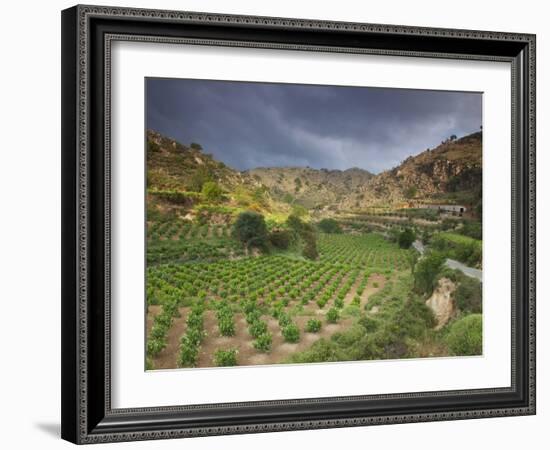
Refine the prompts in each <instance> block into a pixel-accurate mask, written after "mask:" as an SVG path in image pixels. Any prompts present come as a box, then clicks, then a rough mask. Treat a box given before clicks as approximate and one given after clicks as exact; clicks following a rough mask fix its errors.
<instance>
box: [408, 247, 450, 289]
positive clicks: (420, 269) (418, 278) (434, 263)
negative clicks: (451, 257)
mask: <svg viewBox="0 0 550 450" xmlns="http://www.w3.org/2000/svg"><path fill="white" fill-rule="evenodd" d="M444 262H445V256H443V255H442V254H441V253H436V252H431V253H429V254H427V255H425V256H424V257H423V258H421V259H419V260H418V262H417V263H416V267H415V270H414V287H415V289H416V290H417V291H418V292H420V293H423V294H427V295H431V293H432V292H433V290H434V288H435V285H436V283H437V275H438V274H439V272H440V271H441V269H442V268H443V263H444Z"/></svg>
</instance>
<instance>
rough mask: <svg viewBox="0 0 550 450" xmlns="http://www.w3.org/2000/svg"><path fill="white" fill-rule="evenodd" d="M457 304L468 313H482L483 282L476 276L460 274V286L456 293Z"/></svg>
mask: <svg viewBox="0 0 550 450" xmlns="http://www.w3.org/2000/svg"><path fill="white" fill-rule="evenodd" d="M454 299H455V301H456V306H458V309H460V310H461V311H462V312H464V313H467V314H472V313H481V309H482V298H481V283H480V282H479V281H478V280H476V279H475V278H470V277H467V276H464V275H462V276H460V280H459V283H458V287H457V289H456V291H455V293H454Z"/></svg>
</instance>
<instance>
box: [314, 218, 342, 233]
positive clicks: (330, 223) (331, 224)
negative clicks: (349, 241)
mask: <svg viewBox="0 0 550 450" xmlns="http://www.w3.org/2000/svg"><path fill="white" fill-rule="evenodd" d="M317 226H318V227H319V229H320V230H321V231H322V232H323V233H341V232H342V229H341V228H340V224H339V223H338V222H337V221H336V220H334V219H322V220H321V221H320V222H319V223H318V224H317Z"/></svg>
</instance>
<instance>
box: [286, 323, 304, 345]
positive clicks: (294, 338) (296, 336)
mask: <svg viewBox="0 0 550 450" xmlns="http://www.w3.org/2000/svg"><path fill="white" fill-rule="evenodd" d="M282 332H283V337H284V338H285V341H286V342H298V341H299V340H300V330H299V329H298V326H297V325H296V324H294V323H291V324H289V325H287V326H286V327H284V328H283V329H282Z"/></svg>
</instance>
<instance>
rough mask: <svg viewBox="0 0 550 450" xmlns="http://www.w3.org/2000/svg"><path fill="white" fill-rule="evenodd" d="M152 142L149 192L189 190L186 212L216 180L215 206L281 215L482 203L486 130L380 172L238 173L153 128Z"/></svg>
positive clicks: (263, 170) (288, 169)
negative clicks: (218, 190)
mask: <svg viewBox="0 0 550 450" xmlns="http://www.w3.org/2000/svg"><path fill="white" fill-rule="evenodd" d="M147 142H148V144H147V188H148V192H149V194H150V195H156V197H155V199H156V200H158V199H159V198H161V197H162V196H160V197H159V195H158V192H161V191H176V192H178V193H185V198H186V201H183V202H180V205H179V206H178V207H179V208H180V209H181V207H182V205H183V207H184V209H189V208H192V207H194V206H196V205H197V204H198V203H200V202H202V203H203V206H204V203H205V202H204V195H203V194H201V190H202V188H203V186H204V183H205V182H214V183H216V185H218V186H219V187H220V188H221V190H222V191H223V200H222V199H219V200H218V201H216V202H214V203H215V205H217V206H220V205H223V206H224V207H226V209H227V208H229V210H230V211H238V210H243V209H252V210H256V211H259V212H263V213H268V214H275V215H277V214H278V215H285V214H288V213H289V212H290V211H291V210H292V208H293V207H295V205H301V206H303V207H305V208H306V209H308V210H317V211H323V210H332V211H338V210H343V211H348V210H361V209H365V208H369V207H373V206H384V207H389V208H399V207H402V206H404V204H407V205H410V206H416V205H418V204H423V203H434V202H450V203H456V202H458V203H463V204H467V205H470V206H476V205H478V204H480V203H481V181H482V180H481V172H482V158H481V153H482V152H481V146H482V134H481V133H473V134H471V135H468V136H465V137H463V138H461V139H453V140H447V141H445V142H443V143H442V144H441V145H439V146H438V147H436V148H435V149H433V150H430V149H428V150H426V151H424V152H422V153H420V154H418V155H416V156H411V157H409V158H407V159H406V160H405V161H403V162H402V163H401V164H400V165H399V166H397V167H395V168H393V169H391V170H387V171H385V172H382V173H380V174H378V175H373V174H372V173H370V172H368V171H366V170H363V169H359V168H350V169H347V170H343V171H342V170H327V169H321V170H317V169H312V168H310V167H267V168H264V167H260V168H255V169H251V170H247V171H243V172H239V171H237V170H234V169H232V168H230V167H228V166H226V165H225V164H224V163H223V162H220V161H217V160H216V159H214V158H213V157H212V155H209V154H207V153H205V152H204V151H203V150H202V148H201V147H200V146H199V145H198V144H191V145H190V146H185V145H182V144H180V143H178V142H176V141H174V140H172V139H170V138H167V137H165V136H162V135H161V134H159V133H157V132H154V131H151V130H149V131H148V132H147ZM201 195H202V197H201ZM155 199H153V200H155ZM162 199H163V200H164V201H165V203H168V204H166V205H165V206H166V207H173V206H174V205H173V204H170V202H171V201H170V199H169V196H168V197H167V196H164V197H162ZM167 199H168V200H167ZM172 203H174V202H172ZM210 206H212V205H210ZM231 208H233V209H231Z"/></svg>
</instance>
